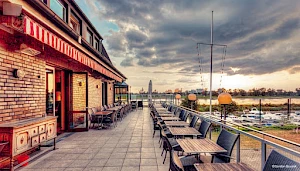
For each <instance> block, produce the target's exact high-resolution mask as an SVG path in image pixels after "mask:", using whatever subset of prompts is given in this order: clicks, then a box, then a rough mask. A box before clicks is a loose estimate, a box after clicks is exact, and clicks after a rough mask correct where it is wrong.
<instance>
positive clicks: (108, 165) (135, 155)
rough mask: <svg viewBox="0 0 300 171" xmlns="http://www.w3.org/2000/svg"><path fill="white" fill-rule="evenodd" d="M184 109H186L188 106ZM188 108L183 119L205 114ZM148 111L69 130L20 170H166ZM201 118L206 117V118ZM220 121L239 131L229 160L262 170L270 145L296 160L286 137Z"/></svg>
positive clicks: (296, 153)
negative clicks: (115, 122) (95, 126)
mask: <svg viewBox="0 0 300 171" xmlns="http://www.w3.org/2000/svg"><path fill="white" fill-rule="evenodd" d="M186 110H187V111H188V109H186ZM188 112H189V114H190V115H189V117H188V118H187V122H191V116H195V115H196V116H197V117H199V118H201V119H203V118H204V119H205V117H206V116H201V115H200V114H198V113H194V112H193V111H188ZM149 113H150V109H149V108H147V107H144V108H143V109H137V110H134V111H132V112H130V113H129V114H128V115H127V116H126V117H125V118H124V119H123V120H122V121H119V122H118V125H117V127H115V128H114V127H112V128H110V129H102V130H97V129H91V130H89V131H88V132H78V133H72V134H71V135H70V136H67V137H65V138H63V139H62V140H61V141H59V142H58V143H57V149H56V150H55V151H50V152H49V153H47V154H46V155H44V156H43V157H41V158H39V159H37V160H35V161H34V162H31V163H30V164H29V165H28V166H26V167H24V168H22V170H25V171H27V170H54V171H55V170H104V171H105V170H110V171H111V170H118V171H121V170H130V171H134V170H141V171H142V170H143V171H144V170H146V171H148V170H149V171H151V170H155V171H156V170H161V171H167V170H168V169H169V164H170V158H169V156H170V155H169V152H168V155H167V158H166V161H165V164H163V157H162V156H161V152H162V148H160V147H159V143H158V141H159V131H158V130H157V131H156V134H155V136H154V138H153V137H152V135H153V122H152V118H151V116H150V114H149ZM162 115H164V114H162ZM165 115H167V114H165ZM207 118H209V117H207ZM205 120H207V121H209V119H205ZM200 122H201V121H200V119H199V120H198V121H197V123H196V126H195V128H196V129H198V128H199V125H200ZM210 122H213V123H215V124H218V121H214V120H210ZM220 125H222V126H223V127H225V128H229V129H231V130H233V132H236V133H238V134H240V139H238V141H237V143H236V144H235V146H234V149H233V151H232V155H231V157H232V158H234V159H233V160H231V161H230V162H231V163H236V162H242V163H245V164H246V165H247V166H248V167H250V168H251V169H253V170H262V166H263V165H262V162H263V160H265V159H266V158H267V157H268V156H269V154H270V152H271V151H272V150H273V149H276V151H278V152H280V153H281V154H283V155H284V156H286V157H288V158H290V159H293V160H295V161H297V162H299V161H300V158H299V156H300V155H299V154H300V153H299V144H293V143H291V144H290V142H289V141H287V140H281V139H277V142H276V143H278V142H279V141H281V142H285V143H288V144H289V145H290V146H283V145H278V144H275V143H273V142H272V141H271V140H270V138H272V136H271V137H269V138H268V139H265V138H264V137H268V135H262V136H263V137H259V136H257V137H255V136H253V135H251V134H248V133H247V132H243V131H238V130H235V129H234V127H231V125H230V124H229V125H226V124H222V123H219V125H217V126H220ZM215 128H216V127H215ZM232 128H233V129H232ZM211 134H212V137H211V139H212V141H213V142H216V139H217V137H218V135H219V134H220V130H212V132H211ZM208 137H209V134H208V135H207V138H208ZM275 138H276V137H275ZM246 139H253V142H255V143H256V144H258V146H255V147H254V146H251V145H250V146H249V144H245V140H246ZM260 144H261V145H260ZM279 144H280V143H279ZM287 147H288V148H287ZM208 156H209V154H208ZM264 157H265V158H264ZM297 169H299V168H296V170H297Z"/></svg>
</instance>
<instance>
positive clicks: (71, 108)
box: [68, 72, 89, 132]
mask: <svg viewBox="0 0 300 171" xmlns="http://www.w3.org/2000/svg"><path fill="white" fill-rule="evenodd" d="M73 74H85V75H86V77H85V79H86V84H85V86H86V93H85V94H86V102H85V104H86V109H85V111H73V85H72V82H73ZM69 76H70V77H69V78H70V79H69V81H70V82H69V83H70V86H69V87H70V94H69V104H70V105H71V106H70V110H69V113H68V120H69V122H68V130H69V131H72V132H82V131H88V129H89V125H88V124H89V123H88V121H89V117H88V108H87V107H88V72H70V74H69ZM74 113H85V116H86V117H85V118H86V121H85V122H86V127H85V128H73V129H71V128H70V122H73V114H74Z"/></svg>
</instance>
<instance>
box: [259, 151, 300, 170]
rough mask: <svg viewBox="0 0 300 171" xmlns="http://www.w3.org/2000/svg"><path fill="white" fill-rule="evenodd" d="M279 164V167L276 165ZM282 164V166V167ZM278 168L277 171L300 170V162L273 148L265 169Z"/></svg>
mask: <svg viewBox="0 0 300 171" xmlns="http://www.w3.org/2000/svg"><path fill="white" fill-rule="evenodd" d="M274 166H278V167H276V168H275V167H274ZM281 166H282V167H281ZM269 170H276V171H299V170H300V163H298V162H296V161H294V160H292V159H289V158H287V157H285V156H284V155H282V154H280V153H278V152H277V151H275V150H272V152H271V153H270V155H269V157H268V159H267V161H266V164H265V166H264V168H263V171H269Z"/></svg>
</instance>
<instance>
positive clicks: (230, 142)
mask: <svg viewBox="0 0 300 171" xmlns="http://www.w3.org/2000/svg"><path fill="white" fill-rule="evenodd" d="M239 137H240V136H239V135H238V134H234V133H231V132H228V131H226V130H225V129H222V131H221V133H220V135H219V137H218V139H217V144H218V145H219V146H221V147H223V148H224V149H225V150H227V152H226V153H216V154H212V160H211V162H212V163H230V159H231V153H232V150H233V147H234V145H235V143H236V141H237V139H238V138H239Z"/></svg>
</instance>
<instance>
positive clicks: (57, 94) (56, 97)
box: [55, 91, 61, 101]
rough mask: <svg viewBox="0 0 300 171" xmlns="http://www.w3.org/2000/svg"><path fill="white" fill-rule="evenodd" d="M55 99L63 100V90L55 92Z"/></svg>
mask: <svg viewBox="0 0 300 171" xmlns="http://www.w3.org/2000/svg"><path fill="white" fill-rule="evenodd" d="M55 101H61V92H60V91H57V92H55Z"/></svg>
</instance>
